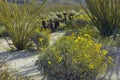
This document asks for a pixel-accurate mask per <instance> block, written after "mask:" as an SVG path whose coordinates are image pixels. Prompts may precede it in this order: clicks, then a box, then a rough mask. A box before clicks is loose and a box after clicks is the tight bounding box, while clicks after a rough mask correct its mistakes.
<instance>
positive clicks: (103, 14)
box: [85, 0, 120, 37]
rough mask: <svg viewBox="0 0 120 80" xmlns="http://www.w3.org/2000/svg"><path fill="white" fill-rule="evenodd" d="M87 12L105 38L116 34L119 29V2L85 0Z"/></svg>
mask: <svg viewBox="0 0 120 80" xmlns="http://www.w3.org/2000/svg"><path fill="white" fill-rule="evenodd" d="M85 2H86V7H87V8H85V11H86V13H87V15H88V16H89V18H90V19H91V21H92V22H93V23H94V25H95V27H96V28H97V29H98V30H99V32H100V34H101V35H102V36H104V37H108V36H111V35H113V34H116V32H117V29H118V27H119V21H120V20H119V12H120V7H119V0H85Z"/></svg>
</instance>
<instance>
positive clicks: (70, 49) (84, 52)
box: [36, 33, 111, 80]
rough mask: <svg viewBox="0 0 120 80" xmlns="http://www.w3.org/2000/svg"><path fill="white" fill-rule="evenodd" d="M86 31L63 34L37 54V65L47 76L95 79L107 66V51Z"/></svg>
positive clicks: (58, 79)
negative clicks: (79, 33)
mask: <svg viewBox="0 0 120 80" xmlns="http://www.w3.org/2000/svg"><path fill="white" fill-rule="evenodd" d="M101 48H102V45H101V44H99V43H95V42H94V41H93V40H92V39H91V37H90V36H89V35H88V34H84V35H83V36H82V35H78V36H75V35H74V33H72V35H71V36H63V37H62V38H61V39H59V40H58V41H56V43H55V44H54V45H53V46H51V47H49V48H48V49H46V51H44V52H43V53H41V54H40V56H39V59H38V60H37V61H36V65H38V69H39V70H41V72H42V73H43V74H44V75H47V78H48V80H96V78H98V75H100V74H102V75H103V74H104V71H105V70H106V67H107V61H108V62H110V60H108V59H111V57H108V58H106V55H107V53H108V52H107V51H106V50H104V49H101Z"/></svg>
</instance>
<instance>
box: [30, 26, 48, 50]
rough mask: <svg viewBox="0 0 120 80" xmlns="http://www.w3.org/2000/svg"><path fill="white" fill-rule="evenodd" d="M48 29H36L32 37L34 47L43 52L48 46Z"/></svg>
mask: <svg viewBox="0 0 120 80" xmlns="http://www.w3.org/2000/svg"><path fill="white" fill-rule="evenodd" d="M49 33H50V30H49V29H42V28H37V29H36V30H35V35H34V36H33V37H32V41H33V42H34V44H35V45H36V47H37V49H39V50H44V49H46V48H47V47H48V46H49V44H50V43H49V38H50V37H49Z"/></svg>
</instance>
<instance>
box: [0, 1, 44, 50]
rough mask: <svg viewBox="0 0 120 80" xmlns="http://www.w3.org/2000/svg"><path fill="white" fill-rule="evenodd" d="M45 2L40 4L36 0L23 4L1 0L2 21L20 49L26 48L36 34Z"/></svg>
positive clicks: (0, 19) (0, 18)
mask: <svg viewBox="0 0 120 80" xmlns="http://www.w3.org/2000/svg"><path fill="white" fill-rule="evenodd" d="M45 2H46V0H44V2H43V3H42V4H41V5H40V6H38V4H37V3H36V2H35V1H34V0H32V2H31V3H30V4H27V3H26V2H25V3H24V4H23V5H18V4H17V3H8V2H7V1H3V0H0V23H1V24H2V25H4V27H5V28H6V29H7V32H8V33H9V36H10V38H11V39H12V41H13V44H14V45H15V47H16V48H17V49H18V50H22V49H24V48H25V47H26V45H27V44H28V42H29V39H30V38H31V37H32V36H33V35H34V31H35V29H36V24H37V23H36V19H37V17H38V15H39V14H40V11H41V9H42V7H43V5H44V4H45Z"/></svg>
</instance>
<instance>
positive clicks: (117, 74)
mask: <svg viewBox="0 0 120 80" xmlns="http://www.w3.org/2000/svg"><path fill="white" fill-rule="evenodd" d="M62 35H63V33H61V32H57V33H53V34H51V38H50V44H53V43H54V42H55V40H56V39H58V37H61V36H62ZM9 49H10V48H9V46H8V44H7V42H6V41H5V40H4V39H2V38H1V39H0V61H6V62H7V67H8V68H9V69H10V70H11V71H12V72H13V74H19V75H22V76H29V77H31V80H33V79H34V80H42V78H43V76H41V75H40V71H38V70H37V66H35V61H36V60H37V59H38V55H39V53H37V52H35V51H26V50H23V51H8V50H9ZM108 50H109V54H108V55H110V56H112V57H113V62H114V65H113V66H110V67H109V68H108V70H107V76H106V79H107V80H120V48H108Z"/></svg>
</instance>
